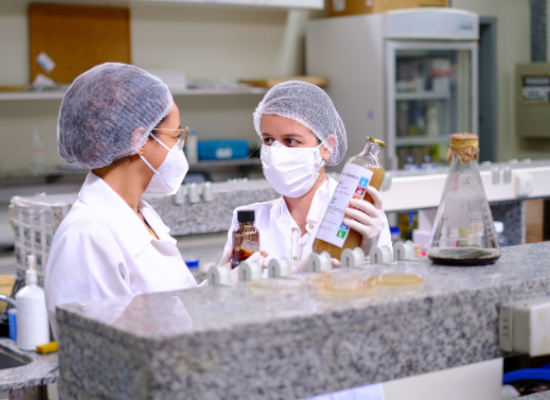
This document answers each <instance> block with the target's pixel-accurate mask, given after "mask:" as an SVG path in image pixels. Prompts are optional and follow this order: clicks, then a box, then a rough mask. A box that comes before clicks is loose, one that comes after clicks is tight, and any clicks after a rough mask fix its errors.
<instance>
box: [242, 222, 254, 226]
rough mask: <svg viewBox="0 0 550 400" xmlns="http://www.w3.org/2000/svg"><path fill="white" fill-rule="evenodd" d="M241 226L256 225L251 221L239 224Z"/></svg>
mask: <svg viewBox="0 0 550 400" xmlns="http://www.w3.org/2000/svg"><path fill="white" fill-rule="evenodd" d="M239 225H254V221H249V222H239Z"/></svg>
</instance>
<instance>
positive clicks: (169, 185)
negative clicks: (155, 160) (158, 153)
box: [140, 133, 189, 194]
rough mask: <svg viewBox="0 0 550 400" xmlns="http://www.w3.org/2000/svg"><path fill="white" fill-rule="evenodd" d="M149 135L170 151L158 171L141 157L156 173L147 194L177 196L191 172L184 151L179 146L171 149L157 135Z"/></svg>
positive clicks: (146, 191) (146, 190)
mask: <svg viewBox="0 0 550 400" xmlns="http://www.w3.org/2000/svg"><path fill="white" fill-rule="evenodd" d="M149 135H150V136H151V137H152V138H153V139H155V140H156V141H157V142H158V143H159V144H160V145H161V146H162V147H164V148H165V149H166V150H168V154H167V155H166V158H165V159H164V161H163V162H162V164H160V167H159V168H158V169H155V168H153V166H152V165H151V164H150V163H149V161H147V160H146V159H145V157H143V156H140V157H141V159H142V160H143V162H144V163H145V164H147V166H148V167H149V168H151V171H153V172H154V173H155V174H154V175H153V177H152V178H151V182H149V186H147V189H145V193H164V194H176V192H177V191H178V189H179V188H180V186H181V183H182V182H183V178H185V175H187V171H189V163H188V162H187V159H186V158H185V155H184V154H183V151H182V150H180V149H178V148H177V147H178V146H174V147H172V148H171V149H170V148H169V147H168V146H166V145H165V144H164V143H162V142H161V141H160V139H159V138H157V137H156V136H155V135H153V134H152V133H149Z"/></svg>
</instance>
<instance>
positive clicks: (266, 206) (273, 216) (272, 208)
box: [225, 175, 392, 400]
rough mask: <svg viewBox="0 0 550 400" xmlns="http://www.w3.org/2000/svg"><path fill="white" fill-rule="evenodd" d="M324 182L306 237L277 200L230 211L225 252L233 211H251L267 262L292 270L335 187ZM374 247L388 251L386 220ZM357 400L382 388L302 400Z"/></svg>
mask: <svg viewBox="0 0 550 400" xmlns="http://www.w3.org/2000/svg"><path fill="white" fill-rule="evenodd" d="M327 178H328V179H327V181H326V182H325V183H324V184H323V185H322V186H321V187H320V188H319V189H317V192H315V195H314V197H313V200H312V202H311V206H310V208H309V212H308V215H307V217H306V234H305V235H304V236H303V237H301V230H300V228H299V227H298V224H297V223H296V222H295V221H294V219H293V218H292V216H291V215H290V211H289V210H288V207H287V205H286V201H285V199H284V198H283V197H282V196H281V197H279V198H278V199H276V200H272V201H267V202H264V203H256V204H251V205H249V206H242V207H238V208H236V209H235V211H233V223H232V224H231V228H230V229H229V231H228V233H227V242H226V244H225V249H230V248H232V247H233V230H234V229H235V228H236V227H237V225H238V222H237V211H238V210H243V209H246V210H251V209H252V210H254V211H255V217H256V220H255V222H254V225H255V226H256V228H257V229H258V231H259V232H260V250H267V251H268V252H269V256H268V258H267V260H271V259H272V258H276V259H281V258H286V259H287V260H289V261H290V263H291V264H292V266H296V265H297V264H298V263H300V262H301V260H305V259H306V258H307V257H308V256H309V254H310V253H311V252H312V247H313V241H314V240H315V236H316V235H317V230H318V229H319V224H320V222H321V220H322V219H323V216H324V215H325V211H326V209H327V207H328V204H329V202H330V200H331V199H332V195H333V194H334V190H335V189H336V186H337V184H338V182H336V180H334V179H333V178H331V177H330V176H329V175H327ZM378 245H379V246H389V247H390V249H391V246H392V242H391V234H390V228H389V224H388V221H387V218H386V224H385V225H384V228H383V229H382V233H381V234H380V238H379V239H378ZM265 272H267V271H265ZM264 275H265V273H264ZM359 399H361V400H384V390H383V388H382V385H381V384H379V383H376V384H373V385H368V386H363V387H359V388H354V389H349V390H343V391H340V392H336V393H329V394H324V395H320V396H315V397H311V398H309V399H303V400H359Z"/></svg>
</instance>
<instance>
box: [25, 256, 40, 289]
mask: <svg viewBox="0 0 550 400" xmlns="http://www.w3.org/2000/svg"><path fill="white" fill-rule="evenodd" d="M27 264H28V265H29V269H28V270H27V272H26V273H25V284H26V285H34V284H36V283H37V282H38V275H36V268H35V266H36V259H35V257H34V256H33V255H32V254H29V255H28V256H27Z"/></svg>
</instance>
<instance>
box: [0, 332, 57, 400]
mask: <svg viewBox="0 0 550 400" xmlns="http://www.w3.org/2000/svg"><path fill="white" fill-rule="evenodd" d="M0 351H1V352H4V353H6V354H12V355H14V356H15V357H16V358H18V359H20V360H22V361H23V362H28V364H26V365H23V366H21V367H16V368H8V369H0V392H4V391H7V390H13V389H23V388H29V387H33V386H42V385H48V384H50V383H55V382H57V379H58V372H59V365H58V356H57V353H51V354H37V353H35V352H32V351H23V350H20V349H18V348H17V346H16V345H15V342H14V341H13V340H11V339H8V338H0Z"/></svg>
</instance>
